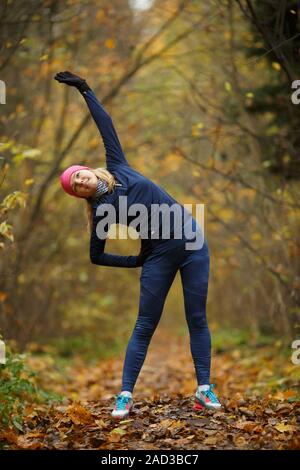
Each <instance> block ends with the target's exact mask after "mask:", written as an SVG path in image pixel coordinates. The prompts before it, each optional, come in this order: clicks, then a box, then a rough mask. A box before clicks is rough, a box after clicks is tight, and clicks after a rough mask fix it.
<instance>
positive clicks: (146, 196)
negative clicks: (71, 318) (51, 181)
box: [82, 90, 183, 268]
mask: <svg viewBox="0 0 300 470" xmlns="http://www.w3.org/2000/svg"><path fill="white" fill-rule="evenodd" d="M82 95H83V96H84V99H85V101H86V103H87V105H88V108H89V110H90V112H91V115H92V117H93V119H94V120H95V123H96V125H97V127H98V129H99V132H100V134H101V136H102V139H103V143H104V147H105V152H106V168H107V170H108V171H109V172H110V173H112V174H113V175H114V176H115V178H116V180H117V181H118V182H119V183H120V185H119V186H115V187H114V190H113V192H111V193H105V194H103V195H101V196H100V198H99V199H97V200H96V201H92V208H93V227H92V232H91V239H90V259H91V262H92V263H93V264H98V265H101V266H118V267H127V268H134V267H137V266H140V265H139V264H137V262H138V257H137V256H120V255H116V254H111V253H105V252H104V248H105V242H106V240H105V239H100V238H99V237H98V236H97V234H96V226H97V224H98V222H99V221H100V220H101V219H102V218H103V216H102V215H100V216H99V215H98V216H97V215H96V210H97V207H98V205H99V204H103V203H105V204H113V206H114V207H115V209H116V222H115V223H119V220H120V219H119V216H120V207H119V203H120V201H119V197H120V196H127V208H129V207H130V206H131V205H132V204H136V203H140V204H144V205H146V207H147V208H149V210H148V214H149V216H148V224H149V225H148V227H149V228H151V229H152V227H151V211H150V206H151V204H163V203H164V204H167V205H168V206H172V205H173V204H177V205H179V203H177V201H176V200H175V199H173V198H172V197H171V196H170V195H169V194H168V193H167V192H166V191H165V190H164V189H163V188H162V187H160V186H158V185H157V184H155V183H153V182H152V181H151V180H150V179H148V178H146V177H145V176H143V175H142V174H141V173H139V172H138V171H136V170H134V169H133V168H132V167H131V166H130V165H129V163H128V161H127V160H126V158H125V155H124V153H123V150H122V147H121V144H120V142H119V139H118V136H117V133H116V130H115V128H114V125H113V122H112V119H111V117H110V115H109V114H108V113H107V112H106V111H105V109H104V108H103V106H102V105H101V103H100V102H99V100H98V99H97V98H96V96H95V94H94V93H93V91H92V90H88V91H84V92H83V93H82ZM180 207H182V209H183V206H181V205H180ZM138 215H139V213H137V214H135V215H134V216H130V215H128V213H127V222H128V223H127V226H128V225H129V223H130V222H131V221H133V220H134V219H136V217H137V216H138ZM159 220H161V218H160V219H159ZM121 223H122V221H121ZM173 224H174V217H173V216H172V213H171V224H170V225H171V234H172V227H173ZM107 225H108V224H107ZM107 228H109V227H107ZM160 229H161V225H160V226H159V227H158V230H160ZM107 231H108V230H107ZM136 231H137V232H138V233H139V237H140V238H141V250H142V252H143V250H144V249H145V250H148V251H149V248H150V251H151V249H153V248H154V247H156V248H158V250H160V249H161V250H166V249H169V246H170V245H169V243H170V240H167V239H162V237H161V232H160V231H159V234H158V236H159V237H160V238H159V239H153V238H152V239H151V238H150V236H151V234H150V230H149V231H148V236H149V238H146V235H143V234H142V235H141V232H142V228H141V227H136ZM155 231H156V230H154V232H155ZM153 236H154V235H153V230H152V237H153ZM170 238H172V235H171V237H170ZM176 241H177V242H179V240H178V239H177V240H176ZM172 242H173V243H174V242H175V240H172ZM181 243H182V241H181ZM173 246H174V245H173Z"/></svg>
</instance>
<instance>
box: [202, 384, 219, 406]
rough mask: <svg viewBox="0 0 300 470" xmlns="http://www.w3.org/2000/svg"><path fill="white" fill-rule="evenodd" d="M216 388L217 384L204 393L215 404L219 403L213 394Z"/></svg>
mask: <svg viewBox="0 0 300 470" xmlns="http://www.w3.org/2000/svg"><path fill="white" fill-rule="evenodd" d="M214 387H215V384H211V385H210V387H209V390H206V391H205V392H204V393H205V395H207V396H208V398H209V399H210V401H212V402H213V403H219V400H218V399H217V397H216V395H215V394H214V392H213V388H214Z"/></svg>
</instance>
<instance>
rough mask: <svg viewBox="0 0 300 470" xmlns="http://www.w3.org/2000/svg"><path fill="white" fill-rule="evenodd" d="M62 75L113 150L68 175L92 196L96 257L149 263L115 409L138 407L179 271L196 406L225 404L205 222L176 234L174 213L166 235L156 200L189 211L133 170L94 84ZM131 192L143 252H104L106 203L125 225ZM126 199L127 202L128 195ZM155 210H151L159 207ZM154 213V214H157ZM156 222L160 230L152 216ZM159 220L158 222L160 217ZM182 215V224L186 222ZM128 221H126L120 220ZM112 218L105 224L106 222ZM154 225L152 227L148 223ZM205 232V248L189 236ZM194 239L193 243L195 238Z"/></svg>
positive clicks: (65, 177) (73, 190)
mask: <svg viewBox="0 0 300 470" xmlns="http://www.w3.org/2000/svg"><path fill="white" fill-rule="evenodd" d="M54 78H55V79H56V80H57V81H58V82H60V83H64V84H66V85H69V86H74V87H75V88H77V89H78V91H79V92H80V93H81V94H82V96H83V97H84V99H85V101H86V103H87V106H88V108H89V110H90V112H91V115H92V117H93V119H94V120H95V122H96V125H97V127H98V129H99V132H100V134H101V136H102V139H103V143H104V147H105V151H106V167H107V168H98V169H92V168H89V167H86V166H80V165H72V166H71V167H69V168H67V169H66V170H65V171H64V172H63V173H62V174H61V175H60V181H61V184H62V187H63V189H64V190H65V191H66V192H67V193H68V194H70V195H72V196H76V197H80V198H83V199H86V201H87V206H88V211H89V215H90V230H91V238H90V259H91V262H92V263H94V264H97V265H101V266H116V267H127V268H134V267H139V266H142V272H141V276H140V301H139V312H138V318H137V321H136V324H135V327H134V330H133V333H132V336H131V338H130V340H129V343H128V347H127V351H126V356H125V361H124V368H123V378H122V390H121V392H120V393H119V394H117V395H116V396H115V398H116V401H115V404H114V409H113V411H112V416H113V417H115V418H124V417H125V416H127V415H128V414H129V412H130V410H131V409H132V406H133V398H132V393H133V389H134V386H135V383H136V381H137V378H138V375H139V373H140V370H141V368H142V365H143V363H144V360H145V357H146V353H147V350H148V346H149V343H150V340H151V338H152V335H153V333H154V331H155V329H156V327H157V325H158V323H159V320H160V317H161V314H162V311H163V306H164V303H165V299H166V296H167V293H168V291H169V289H170V287H171V285H172V282H173V280H174V278H175V275H176V272H177V271H178V270H180V275H181V280H182V286H183V294H184V306H185V315H186V320H187V324H188V328H189V333H190V347H191V353H192V357H193V361H194V366H195V371H196V377H197V382H198V387H197V390H196V393H195V406H194V408H196V409H197V408H201V407H206V408H210V409H215V408H220V407H221V404H220V402H219V400H218V399H217V397H216V395H215V393H214V392H213V386H214V385H213V384H210V381H209V379H210V361H211V337H210V331H209V328H208V325H207V320H206V299H207V291H208V278H209V261H210V257H209V249H208V244H207V241H206V239H204V236H203V233H202V231H201V229H200V226H199V225H198V224H197V223H196V221H195V219H194V218H192V216H191V214H189V216H190V219H192V227H193V235H194V236H192V237H187V236H186V235H185V234H184V235H182V236H181V237H178V236H175V235H176V233H177V228H178V224H177V225H176V220H175V216H173V218H172V214H171V218H170V219H168V223H169V229H170V232H169V237H166V236H165V235H164V234H162V230H164V225H167V224H163V223H162V219H161V212H160V211H157V207H162V206H161V205H163V204H164V205H165V207H167V208H170V207H171V206H173V205H174V204H176V207H177V208H178V207H180V209H182V215H183V214H184V216H186V211H185V209H184V208H183V206H182V205H180V204H179V203H177V202H176V201H175V199H173V198H172V197H171V196H170V195H169V194H168V193H167V192H166V191H164V190H163V188H161V187H160V186H158V185H156V184H154V183H153V182H152V181H150V180H149V179H148V178H146V177H144V176H143V175H142V174H141V173H139V172H137V171H136V170H134V169H133V168H132V167H131V166H130V165H129V163H128V161H127V160H126V158H125V155H124V153H123V151H122V148H121V144H120V142H119V139H118V136H117V134H116V131H115V128H114V125H113V122H112V119H111V117H110V116H109V115H108V114H107V112H106V111H105V109H104V108H103V107H102V105H101V103H100V102H99V101H98V100H97V98H96V96H95V95H94V93H93V92H92V90H91V88H90V87H89V86H88V84H87V82H86V81H85V79H83V78H81V77H79V76H77V75H74V74H73V73H71V72H68V71H66V72H59V73H58V74H56V76H55V77H54ZM121 196H123V198H124V197H126V198H125V199H126V201H128V203H127V207H129V208H130V207H133V204H141V205H143V207H146V208H147V215H146V217H144V219H142V222H141V223H140V224H138V226H137V227H136V231H137V232H138V233H139V236H140V238H141V251H140V253H139V255H138V256H119V255H116V254H111V253H105V252H104V247H105V241H106V237H105V234H107V231H105V234H104V236H103V233H102V235H101V237H100V236H99V224H102V223H103V220H104V218H103V214H102V213H101V214H100V215H99V211H100V212H101V209H102V208H103V207H104V206H103V205H104V204H105V207H106V208H107V207H109V208H111V207H112V208H113V209H115V214H116V219H115V220H113V223H120V220H121V219H122V220H123V218H124V215H125V216H126V217H127V220H126V224H127V225H129V224H130V223H131V222H132V221H133V218H132V215H130V214H131V211H130V210H127V208H126V210H125V214H124V210H122V208H123V206H122V207H121V201H122V197H121ZM122 204H123V201H122ZM153 207H155V211H153V212H152V208H153ZM150 209H151V210H150ZM150 212H151V214H150ZM157 214H158V219H157V217H156V226H155V229H154V230H151V229H153V223H152V222H153V220H154V219H155V216H157ZM157 220H158V222H157ZM184 220H185V222H184V223H183V222H182V219H181V226H180V228H181V229H185V228H186V226H187V224H186V219H184ZM121 223H122V222H121ZM107 225H108V228H109V225H110V223H108V224H106V226H107ZM149 227H150V229H149ZM199 234H201V235H202V244H201V247H200V248H196V249H195V248H192V249H188V248H187V245H186V243H187V241H190V242H195V241H197V240H198V238H197V237H198V235H199ZM190 246H191V245H190Z"/></svg>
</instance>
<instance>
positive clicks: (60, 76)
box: [54, 71, 90, 93]
mask: <svg viewBox="0 0 300 470" xmlns="http://www.w3.org/2000/svg"><path fill="white" fill-rule="evenodd" d="M54 80H57V81H58V82H59V83H65V84H66V85H69V86H73V87H75V88H77V90H79V91H80V92H81V93H82V92H83V91H88V90H90V87H89V86H88V84H87V83H86V80H85V79H84V78H81V77H79V75H75V73H72V72H68V71H65V72H58V73H57V74H56V75H55V77H54Z"/></svg>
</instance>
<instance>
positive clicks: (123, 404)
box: [111, 394, 133, 418]
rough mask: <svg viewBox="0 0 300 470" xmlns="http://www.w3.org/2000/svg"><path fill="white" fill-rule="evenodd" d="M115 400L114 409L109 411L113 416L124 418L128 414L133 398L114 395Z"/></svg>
mask: <svg viewBox="0 0 300 470" xmlns="http://www.w3.org/2000/svg"><path fill="white" fill-rule="evenodd" d="M115 398H116V402H115V406H114V409H113V411H112V413H111V415H112V417H113V418H125V417H126V416H128V415H129V413H130V410H131V408H132V406H133V400H132V398H130V397H126V395H121V394H119V395H115Z"/></svg>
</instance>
